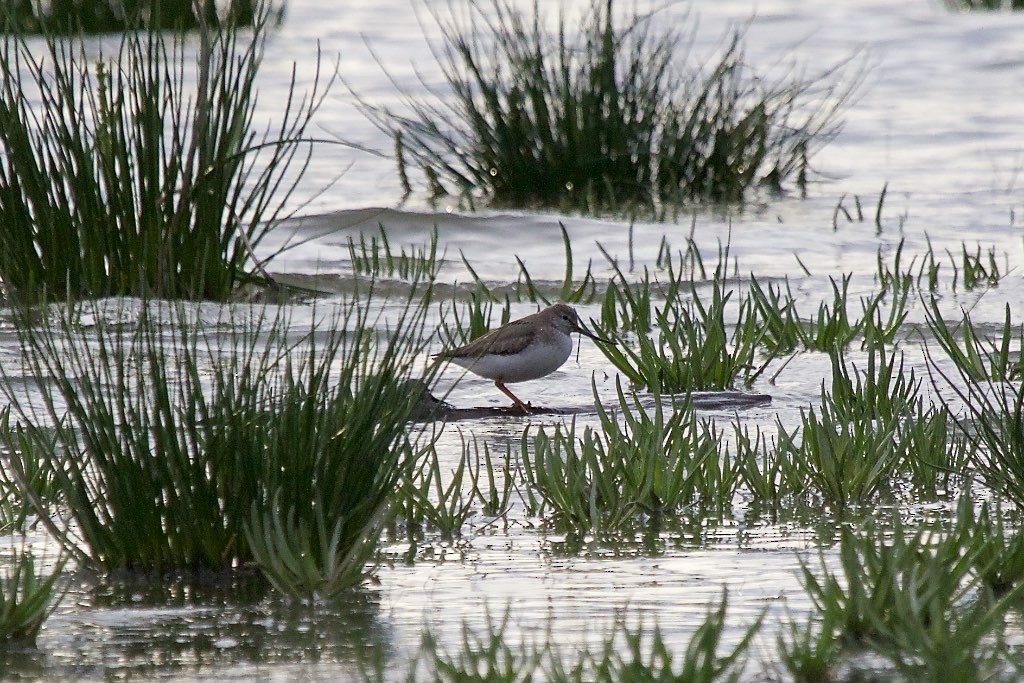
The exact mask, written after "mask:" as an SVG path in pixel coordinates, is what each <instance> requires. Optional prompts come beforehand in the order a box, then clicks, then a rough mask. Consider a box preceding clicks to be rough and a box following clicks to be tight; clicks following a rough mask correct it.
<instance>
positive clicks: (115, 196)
mask: <svg viewBox="0 0 1024 683" xmlns="http://www.w3.org/2000/svg"><path fill="white" fill-rule="evenodd" d="M267 21H268V17H267V14H266V13H265V12H264V13H261V14H260V15H259V16H258V17H257V18H256V21H255V23H254V25H253V28H252V30H250V29H244V28H242V27H240V26H238V25H236V24H235V23H233V22H225V23H224V24H222V25H220V26H218V27H217V28H210V27H208V26H203V27H202V29H201V30H200V32H199V40H198V48H196V49H197V50H198V53H197V55H193V48H192V47H191V44H190V43H189V42H188V41H187V40H186V38H185V36H184V35H183V34H180V33H170V32H168V33H165V32H162V31H159V30H157V29H155V28H149V29H144V30H140V31H130V32H125V33H123V34H122V36H121V40H120V43H119V44H118V45H117V47H116V48H115V49H114V50H113V52H112V54H110V55H106V54H104V55H102V56H98V57H97V56H93V55H92V52H93V48H92V47H89V46H88V45H87V43H86V39H85V38H84V37H82V36H81V35H79V36H77V37H75V38H70V39H65V38H63V37H58V36H55V35H46V36H45V37H44V41H45V45H44V47H43V49H42V51H41V50H40V49H38V48H37V47H33V45H30V44H29V42H28V39H26V38H24V37H22V36H19V35H6V36H5V37H4V40H3V41H2V45H0V147H2V148H3V149H4V150H5V154H3V156H2V157H0V222H2V223H3V225H4V230H3V232H2V234H0V279H2V280H3V283H4V286H5V288H6V290H8V291H9V292H13V293H16V294H17V296H19V297H20V298H22V299H24V298H28V297H30V296H35V297H37V298H48V297H56V298H59V297H62V296H66V295H69V296H72V297H101V296H117V295H136V296H142V295H155V296H161V297H168V298H206V299H217V300H223V299H225V298H226V297H227V296H228V295H229V294H230V293H231V291H232V289H233V288H234V287H235V285H237V284H239V283H244V282H247V281H250V280H254V279H259V278H258V274H257V269H256V267H255V266H253V265H252V264H251V263H250V261H251V259H252V258H253V250H254V248H255V247H256V246H257V245H258V244H259V243H260V241H261V239H262V237H263V236H264V235H265V234H266V231H267V230H269V229H270V227H272V226H273V224H274V223H275V221H276V220H277V218H278V217H279V216H280V215H281V212H282V210H283V209H282V207H283V206H284V203H285V202H286V201H287V199H288V197H289V195H290V194H291V192H292V191H293V190H294V189H295V187H296V184H297V183H298V180H299V177H300V176H301V175H302V171H303V170H304V169H305V166H306V164H307V163H308V142H309V141H308V140H306V139H304V134H305V130H306V127H307V126H308V124H309V122H310V120H311V118H312V116H313V114H314V113H315V112H316V110H317V108H318V107H319V105H320V103H321V102H322V101H323V97H324V96H325V94H326V92H327V88H328V87H329V82H328V83H326V84H325V83H323V82H322V81H321V77H320V72H319V61H318V64H317V68H316V71H315V72H314V74H313V85H312V88H311V90H310V92H309V93H308V94H306V95H302V96H300V95H299V94H297V93H296V92H295V80H294V77H293V80H292V85H291V88H290V89H289V94H288V97H287V100H286V101H285V102H284V108H283V112H282V113H281V115H280V116H279V117H278V118H277V121H278V122H279V123H277V124H276V127H275V128H268V129H267V130H266V131H265V132H264V133H263V134H262V135H260V134H258V133H257V132H256V131H254V130H253V117H254V115H255V108H256V102H257V97H256V89H255V81H256V77H257V73H258V71H259V67H260V61H261V58H262V54H263V44H264V41H265V40H266V35H267V30H268V29H267ZM193 64H195V68H196V74H195V77H194V78H195V86H194V90H191V91H190V90H189V87H190V86H189V83H191V82H192V80H193V76H192V75H191V74H189V73H188V69H191V68H192V65H193ZM304 149H305V150H307V152H306V153H305V156H304V155H303V150H304ZM296 171H298V172H297V173H296Z"/></svg>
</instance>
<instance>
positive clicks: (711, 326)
mask: <svg viewBox="0 0 1024 683" xmlns="http://www.w3.org/2000/svg"><path fill="white" fill-rule="evenodd" d="M670 282H673V283H676V284H675V285H674V286H675V287H677V288H678V287H679V281H678V280H675V279H673V278H671V277H670ZM671 286H672V285H670V287H671ZM618 291H620V292H624V291H627V290H626V289H622V288H620V289H619V290H618ZM733 293H734V291H733V290H730V291H729V292H728V293H726V292H725V283H724V282H722V281H721V280H719V279H716V280H714V281H712V283H711V293H710V297H711V300H710V301H706V300H705V299H703V298H701V296H700V294H699V293H698V290H696V289H695V290H694V291H693V295H692V298H690V299H688V300H684V299H683V297H682V296H680V295H679V294H678V289H677V290H676V292H670V293H669V294H668V295H667V298H666V301H665V302H664V304H662V305H656V306H655V309H654V322H655V325H656V327H657V330H658V331H657V337H656V339H655V338H653V337H650V336H648V335H646V334H637V335H635V336H634V337H626V336H623V335H621V334H618V333H617V332H615V331H614V330H609V329H607V328H598V334H601V335H603V336H607V337H609V338H611V339H615V340H616V341H617V342H618V343H617V344H614V345H612V344H601V345H600V347H599V348H600V349H601V352H602V353H603V354H604V355H605V357H606V358H607V359H608V360H609V361H610V362H611V363H612V365H614V366H615V368H616V369H617V370H618V371H619V372H621V373H622V374H623V375H624V376H626V377H628V378H629V380H630V381H631V382H633V384H634V385H636V386H641V387H655V386H658V387H660V388H661V390H663V391H665V392H666V393H675V392H684V391H699V390H704V389H731V388H733V386H734V385H735V384H736V382H737V381H740V380H742V383H743V384H744V385H746V386H750V385H751V384H753V383H754V381H755V380H756V379H757V378H758V377H759V376H760V375H761V374H762V373H763V372H764V371H765V369H766V368H767V367H768V364H769V363H770V362H771V361H772V360H773V356H771V355H769V356H767V357H759V354H758V347H759V344H760V340H761V337H762V335H763V333H764V330H763V326H762V325H760V324H759V322H758V321H757V319H756V318H755V317H754V314H753V309H752V307H751V303H750V301H749V299H746V298H743V299H741V300H740V302H739V304H738V310H737V313H736V323H735V324H734V325H728V326H727V325H726V322H725V315H726V308H727V305H728V304H729V300H730V299H731V298H732V295H733ZM629 296H630V297H633V296H635V295H633V294H630V295H629ZM643 300H644V299H643V298H640V299H634V301H636V302H638V303H639V302H642V301H643ZM730 329H731V330H732V333H731V334H730V332H729V330H730Z"/></svg>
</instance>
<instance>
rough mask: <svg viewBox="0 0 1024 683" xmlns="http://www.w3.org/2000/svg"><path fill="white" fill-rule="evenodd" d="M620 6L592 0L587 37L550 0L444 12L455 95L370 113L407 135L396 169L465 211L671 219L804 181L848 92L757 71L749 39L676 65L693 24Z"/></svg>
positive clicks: (497, 0) (410, 100) (447, 69)
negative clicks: (552, 10)
mask: <svg viewBox="0 0 1024 683" xmlns="http://www.w3.org/2000/svg"><path fill="white" fill-rule="evenodd" d="M617 14H618V13H617V11H616V10H615V7H614V3H613V2H612V1H611V0H595V2H593V4H592V5H591V7H590V9H589V11H588V12H586V13H585V15H584V17H583V19H582V24H581V26H580V28H579V30H577V28H576V27H575V26H573V25H572V20H570V19H569V18H567V17H565V16H560V18H559V20H558V25H557V27H556V29H555V30H553V31H551V32H548V31H547V30H546V29H545V28H544V24H545V18H544V17H542V16H541V12H540V3H534V6H533V12H532V14H529V13H524V12H522V11H520V10H519V9H517V8H516V7H514V6H513V5H512V4H511V3H508V2H506V1H505V0H494V1H493V2H492V3H490V4H489V5H488V6H473V7H472V8H471V9H469V10H468V16H467V17H464V18H456V17H450V18H447V19H446V18H442V17H441V16H440V15H439V14H435V19H436V20H437V21H438V22H439V23H440V24H441V30H442V33H443V40H444V45H443V46H439V47H438V48H437V49H436V53H437V54H438V59H439V60H440V62H441V68H442V69H443V71H444V74H445V79H446V81H447V84H448V88H449V90H450V93H451V98H450V100H446V101H443V102H439V103H432V102H430V101H429V100H428V99H427V98H425V97H421V96H418V95H413V94H407V95H406V97H407V113H406V112H395V111H389V110H384V109H378V108H373V107H370V106H366V107H365V111H366V112H367V114H368V115H369V116H370V118H371V119H372V120H373V121H375V122H376V123H377V124H378V125H379V126H380V127H381V128H382V129H383V130H385V131H386V132H388V133H389V134H391V135H392V136H393V137H394V139H395V140H396V148H397V156H398V163H399V174H400V176H401V177H402V178H403V179H407V178H408V173H407V170H406V165H407V164H409V165H412V166H414V167H416V168H418V170H420V171H421V172H422V173H423V175H424V177H425V178H426V182H427V185H428V189H429V192H430V193H431V194H432V196H433V197H434V198H435V199H436V198H440V197H441V196H444V195H448V194H451V195H453V196H455V197H456V198H457V199H459V200H461V201H463V202H465V203H468V204H470V205H472V204H473V202H474V201H476V200H477V199H478V198H482V199H483V200H484V201H486V202H487V203H489V204H492V205H499V206H516V207H544V208H554V209H558V210H568V211H582V212H591V213H604V212H614V213H630V214H640V215H659V216H661V217H663V218H664V217H665V216H666V215H667V214H669V213H674V211H675V209H678V208H679V206H680V205H681V204H683V203H686V202H691V201H699V202H707V201H713V202H720V201H726V202H734V201H740V200H742V199H743V198H744V196H745V195H746V194H747V193H748V192H749V191H750V190H752V189H753V188H755V187H757V186H759V185H760V186H767V187H768V188H770V189H773V190H778V189H781V186H782V184H783V183H787V182H790V181H795V183H796V184H797V185H798V186H799V187H800V188H801V189H803V188H804V187H805V183H806V178H807V173H808V160H809V158H810V156H811V155H812V154H813V152H814V151H815V150H816V148H818V147H819V146H821V145H822V144H824V143H825V142H826V141H827V140H828V139H829V135H830V133H831V131H832V130H833V129H834V127H835V124H836V119H837V115H838V113H839V111H840V109H841V108H842V106H843V104H844V103H845V101H846V100H847V99H848V97H849V95H850V90H849V86H847V89H845V90H844V89H842V88H838V87H831V86H830V84H829V83H828V80H829V76H828V74H826V75H824V76H821V77H820V78H818V79H809V80H807V81H800V80H798V79H796V78H794V79H792V80H791V81H789V82H781V81H780V82H770V81H768V80H767V79H764V78H758V77H756V76H749V75H748V71H749V69H748V65H746V64H745V63H744V55H743V48H742V42H741V38H742V36H740V35H739V34H736V35H734V36H732V37H731V39H730V40H729V41H728V43H727V44H726V45H725V47H724V48H723V49H722V50H721V54H720V55H719V56H718V57H717V58H716V59H715V60H713V61H712V62H711V66H710V67H709V68H707V69H701V68H699V67H695V68H693V69H691V70H689V71H684V72H682V73H680V71H679V69H678V63H679V61H680V57H681V53H682V52H683V50H684V46H685V45H687V44H688V38H687V36H686V35H685V33H686V30H684V29H679V28H676V27H675V26H674V25H675V22H674V21H667V22H666V21H663V19H664V18H665V17H663V15H662V13H659V12H655V13H653V14H644V15H642V14H639V13H638V12H636V11H634V13H633V14H632V15H630V16H629V17H628V18H627V19H626V21H625V23H624V24H623V25H619V24H617V23H616V15H617ZM668 26H672V27H671V28H668ZM837 80H838V79H837ZM404 182H405V184H406V185H407V187H408V180H405V181H404ZM410 189H411V188H410Z"/></svg>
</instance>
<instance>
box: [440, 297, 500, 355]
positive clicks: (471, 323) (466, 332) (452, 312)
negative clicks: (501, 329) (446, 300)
mask: <svg viewBox="0 0 1024 683" xmlns="http://www.w3.org/2000/svg"><path fill="white" fill-rule="evenodd" d="M496 298H497V295H496V294H495V293H494V292H493V291H492V290H491V289H489V288H488V287H487V286H486V285H483V284H481V283H479V282H478V283H476V285H474V288H473V291H472V292H470V294H469V303H468V304H466V305H465V306H462V305H460V303H459V302H458V301H456V300H455V297H454V296H453V301H452V304H451V306H450V307H448V306H445V307H443V308H442V309H441V315H440V317H441V324H440V326H439V327H438V334H439V335H440V336H441V339H442V341H443V342H444V343H445V346H446V347H454V346H461V345H462V344H465V343H466V342H469V341H472V340H474V339H476V338H477V337H481V336H483V335H485V334H487V332H489V331H490V330H492V329H494V327H496V326H501V325H504V324H505V323H507V322H508V321H509V320H511V319H512V300H511V298H510V297H509V296H508V295H507V294H506V295H505V296H504V298H502V299H498V300H497V301H495V299H496Z"/></svg>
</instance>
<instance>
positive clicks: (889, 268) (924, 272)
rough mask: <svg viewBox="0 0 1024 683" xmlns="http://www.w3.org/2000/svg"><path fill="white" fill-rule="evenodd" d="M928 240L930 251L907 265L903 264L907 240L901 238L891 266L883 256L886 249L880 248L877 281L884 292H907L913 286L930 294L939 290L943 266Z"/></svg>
mask: <svg viewBox="0 0 1024 683" xmlns="http://www.w3.org/2000/svg"><path fill="white" fill-rule="evenodd" d="M926 239H927V240H928V249H927V250H926V251H925V252H924V253H923V254H921V255H915V256H914V257H913V258H911V259H910V263H907V264H906V265H904V263H903V249H904V247H905V245H906V238H901V239H900V241H899V243H898V244H897V245H896V250H895V251H894V252H893V255H892V264H891V265H890V263H889V262H888V261H886V260H885V259H884V257H883V255H882V252H883V250H884V249H885V247H883V246H880V247H879V248H878V255H877V257H876V262H877V266H876V274H875V280H876V281H877V282H878V284H879V285H880V286H881V287H882V288H883V289H884V290H886V291H890V292H905V291H908V290H910V288H911V287H912V286H913V287H916V288H917V289H919V290H921V289H923V290H927V291H929V292H934V291H935V290H936V289H938V287H939V273H940V272H941V270H942V265H943V264H942V262H940V261H937V260H936V259H935V250H934V249H933V248H932V244H931V239H929V238H927V236H926Z"/></svg>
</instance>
